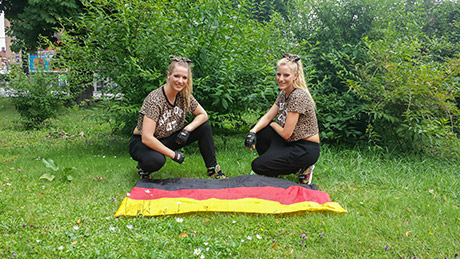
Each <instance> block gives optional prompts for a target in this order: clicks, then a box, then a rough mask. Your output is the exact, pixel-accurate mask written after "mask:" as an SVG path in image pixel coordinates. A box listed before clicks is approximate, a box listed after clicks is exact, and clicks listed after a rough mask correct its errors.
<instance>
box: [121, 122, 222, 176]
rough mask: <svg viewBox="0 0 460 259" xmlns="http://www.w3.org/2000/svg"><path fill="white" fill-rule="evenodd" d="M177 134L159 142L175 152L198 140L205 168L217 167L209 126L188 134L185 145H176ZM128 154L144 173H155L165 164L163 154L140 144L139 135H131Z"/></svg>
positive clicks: (202, 125) (206, 125) (204, 125)
mask: <svg viewBox="0 0 460 259" xmlns="http://www.w3.org/2000/svg"><path fill="white" fill-rule="evenodd" d="M179 133H180V131H177V132H174V133H173V134H171V135H170V136H169V137H166V138H162V139H159V141H160V142H161V143H163V144H164V145H165V146H167V147H168V148H170V149H172V150H177V149H179V148H181V147H184V146H187V145H189V144H190V143H192V142H195V141H196V140H198V146H199V147H200V153H201V156H202V157H203V160H204V163H205V165H206V167H207V168H209V167H215V166H216V165H217V161H216V153H215V147H214V139H213V138H212V130H211V125H209V123H208V122H205V123H203V124H201V125H200V126H199V127H198V128H196V129H195V130H194V131H192V132H190V137H189V138H188V140H187V142H186V143H185V145H178V144H177V143H176V136H177V134H179ZM129 154H130V155H131V157H132V158H133V159H134V160H136V161H138V162H139V166H140V167H141V169H142V170H143V171H144V172H156V171H158V170H160V169H161V168H162V167H163V165H164V164H165V162H166V157H165V156H164V155H163V154H161V153H160V152H158V151H155V150H153V149H151V148H149V147H148V146H147V145H145V144H144V143H142V137H141V136H140V135H133V136H132V137H131V140H130V142H129Z"/></svg>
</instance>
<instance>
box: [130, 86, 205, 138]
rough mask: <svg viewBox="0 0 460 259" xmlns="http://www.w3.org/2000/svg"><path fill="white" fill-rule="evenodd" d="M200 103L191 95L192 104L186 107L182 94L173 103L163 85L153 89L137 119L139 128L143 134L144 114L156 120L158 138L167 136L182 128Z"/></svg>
mask: <svg viewBox="0 0 460 259" xmlns="http://www.w3.org/2000/svg"><path fill="white" fill-rule="evenodd" d="M198 105H199V103H198V101H197V100H196V99H195V97H193V95H191V96H190V106H189V107H186V100H185V98H184V97H183V96H182V95H179V94H178V95H177V96H176V100H175V103H174V104H171V103H170V102H169V101H168V99H167V98H166V94H165V91H164V89H163V86H162V87H160V88H158V89H155V90H153V91H151V92H150V93H149V95H147V97H146V98H145V100H144V103H143V104H142V107H141V110H140V111H139V118H138V120H137V129H138V130H139V132H141V134H142V124H143V122H144V115H145V116H147V117H148V118H150V119H152V120H154V121H155V122H156V127H155V133H154V134H153V136H154V137H156V138H159V139H160V138H165V137H168V136H170V135H171V134H172V133H174V132H176V131H178V130H180V129H182V128H183V127H184V124H185V117H186V116H187V114H188V113H191V112H194V111H195V110H196V108H197V107H198Z"/></svg>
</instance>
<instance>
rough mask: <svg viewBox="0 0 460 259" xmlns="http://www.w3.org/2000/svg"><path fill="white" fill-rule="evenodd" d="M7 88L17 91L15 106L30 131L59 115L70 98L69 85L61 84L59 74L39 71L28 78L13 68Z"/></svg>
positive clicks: (14, 95)
mask: <svg viewBox="0 0 460 259" xmlns="http://www.w3.org/2000/svg"><path fill="white" fill-rule="evenodd" d="M9 78H10V81H9V83H8V84H7V89H8V90H9V91H11V92H13V93H14V94H13V96H12V97H10V98H12V99H13V103H14V106H15V108H16V110H17V111H18V113H19V115H20V121H21V123H22V124H23V126H24V127H25V128H26V129H35V128H39V127H41V126H43V125H44V122H45V121H46V120H47V119H49V118H53V117H55V116H56V114H57V111H58V108H60V107H62V104H63V101H64V100H65V99H66V98H67V96H68V94H67V92H66V89H65V88H66V86H65V85H63V84H62V82H60V81H59V78H58V74H57V73H43V72H36V73H31V74H29V75H26V74H25V73H24V72H23V71H22V70H21V69H20V68H19V67H17V66H13V67H12V69H11V72H10V74H9Z"/></svg>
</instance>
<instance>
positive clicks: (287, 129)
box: [270, 112, 299, 140]
mask: <svg viewBox="0 0 460 259" xmlns="http://www.w3.org/2000/svg"><path fill="white" fill-rule="evenodd" d="M298 120H299V113H298V112H288V114H287V117H286V123H285V124H284V128H283V127H281V125H279V124H278V123H276V122H272V123H270V126H271V127H272V128H273V129H274V130H275V131H276V133H278V135H280V136H281V137H282V138H283V139H285V140H287V139H288V138H290V137H291V135H292V133H293V132H294V129H295V125H296V124H297V121H298Z"/></svg>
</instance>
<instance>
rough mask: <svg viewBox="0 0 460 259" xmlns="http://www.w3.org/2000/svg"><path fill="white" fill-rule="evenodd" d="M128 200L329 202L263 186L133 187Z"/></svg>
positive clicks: (299, 190)
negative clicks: (209, 187) (221, 187)
mask: <svg viewBox="0 0 460 259" xmlns="http://www.w3.org/2000/svg"><path fill="white" fill-rule="evenodd" d="M129 198H130V199H135V200H153V199H159V198H190V199H195V200H207V199H211V198H214V199H222V200H236V199H243V198H257V199H263V200H270V201H276V202H279V203H281V204H285V205H289V204H293V203H298V202H306V201H307V202H308V201H312V202H316V203H319V204H323V203H326V202H331V198H330V197H329V194H327V193H325V192H322V191H318V190H310V189H307V188H304V187H301V186H291V187H288V188H287V189H284V188H279V187H271V186H265V187H235V188H223V189H183V190H176V191H165V190H160V189H150V188H140V187H134V188H133V190H132V191H131V193H130V196H129Z"/></svg>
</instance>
